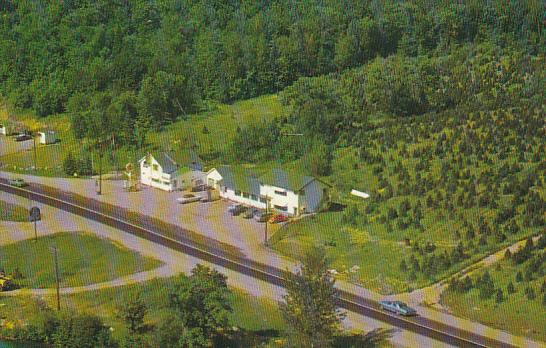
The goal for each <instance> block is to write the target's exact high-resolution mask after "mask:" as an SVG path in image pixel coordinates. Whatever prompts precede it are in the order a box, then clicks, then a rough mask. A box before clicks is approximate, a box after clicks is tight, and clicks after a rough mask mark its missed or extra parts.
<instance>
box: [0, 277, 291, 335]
mask: <svg viewBox="0 0 546 348" xmlns="http://www.w3.org/2000/svg"><path fill="white" fill-rule="evenodd" d="M177 281H179V278H178V277H172V278H166V279H155V280H152V281H148V282H145V283H142V284H135V285H130V286H123V287H116V288H109V289H104V290H99V291H92V292H85V293H79V294H72V295H67V296H63V297H62V298H61V306H62V307H63V308H64V309H66V308H70V309H72V310H75V311H78V312H87V313H92V314H96V315H98V316H100V317H101V318H102V319H103V320H104V322H105V324H106V325H108V326H111V327H112V328H113V335H114V337H116V338H120V337H122V336H124V335H126V334H127V333H128V332H127V329H126V328H125V325H124V323H123V322H122V321H121V320H120V318H119V317H118V316H117V312H118V309H119V307H120V306H121V304H122V303H124V302H125V301H126V300H127V299H129V298H132V297H134V296H137V295H138V294H140V296H141V298H142V299H143V301H144V302H145V303H146V304H147V306H148V308H149V311H148V314H147V315H146V318H145V321H146V323H147V324H148V325H149V326H150V327H151V328H152V327H153V326H154V325H156V324H157V323H158V322H159V321H160V319H161V318H162V317H163V316H165V315H166V314H167V313H168V308H167V301H166V298H167V296H168V292H169V289H170V287H171V286H172V285H173V284H174V283H175V282H177ZM232 292H233V294H232V297H231V301H232V302H231V303H232V306H233V308H234V313H233V315H232V317H231V319H230V320H231V324H232V325H234V326H237V327H239V328H241V329H242V330H244V331H248V332H250V333H252V335H255V336H256V337H255V338H256V339H257V340H258V341H262V340H265V341H267V340H274V339H275V338H277V337H279V336H280V334H281V332H282V331H284V330H285V328H286V327H285V324H284V321H283V320H282V318H281V314H280V312H279V310H278V307H277V304H276V303H274V302H272V301H269V300H267V299H264V298H255V297H252V296H250V295H248V294H246V293H244V292H241V291H238V290H234V289H232ZM43 301H45V302H46V303H47V305H49V306H50V307H51V308H54V307H55V305H56V302H55V301H56V299H55V297H54V296H45V297H43ZM0 303H2V304H3V306H2V312H1V314H0V319H1V318H5V319H7V320H10V321H12V322H19V321H27V320H30V321H31V320H32V317H33V314H34V313H36V312H37V311H38V310H39V309H38V305H37V300H36V299H35V298H31V297H27V296H23V297H4V298H0Z"/></svg>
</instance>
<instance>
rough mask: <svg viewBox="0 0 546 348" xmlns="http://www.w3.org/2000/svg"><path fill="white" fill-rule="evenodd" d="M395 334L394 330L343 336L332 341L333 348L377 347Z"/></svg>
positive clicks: (378, 330) (379, 330) (377, 330)
mask: <svg viewBox="0 0 546 348" xmlns="http://www.w3.org/2000/svg"><path fill="white" fill-rule="evenodd" d="M395 332H396V330H395V329H374V330H372V331H369V332H366V333H357V334H345V335H342V336H337V337H336V338H335V340H334V347H335V348H361V347H362V348H364V347H366V348H367V347H370V348H371V347H377V346H379V345H380V344H381V343H384V342H385V341H386V340H387V339H388V338H390V337H391V336H392V335H393V334H394V333H395Z"/></svg>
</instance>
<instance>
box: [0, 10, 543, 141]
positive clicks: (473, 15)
mask: <svg viewBox="0 0 546 348" xmlns="http://www.w3.org/2000/svg"><path fill="white" fill-rule="evenodd" d="M0 14H1V16H0V94H1V95H3V96H4V98H6V99H7V100H8V101H9V102H10V103H11V105H14V106H16V107H20V108H31V109H33V110H34V111H35V113H36V114H37V115H39V116H46V115H50V114H55V113H62V112H69V113H70V114H71V115H72V118H73V128H74V132H75V134H76V135H77V137H80V138H83V137H90V136H92V137H108V136H110V135H111V134H112V133H113V132H116V133H117V134H118V137H119V140H118V141H119V142H121V143H124V144H132V145H136V146H140V145H142V142H143V140H142V139H143V137H144V134H145V133H146V131H147V130H148V129H152V128H154V129H156V128H158V127H161V126H163V125H165V124H168V123H171V122H173V121H174V120H176V119H178V118H184V117H186V116H187V115H188V114H189V113H192V112H195V111H198V110H206V109H207V108H208V107H210V105H211V103H214V102H216V101H221V102H232V101H235V100H240V99H246V98H250V97H254V96H258V95H262V94H266V93H274V92H278V91H281V90H283V89H284V88H285V87H287V86H290V85H292V84H293V83H294V82H296V81H297V80H298V79H299V78H301V77H310V76H320V75H325V74H337V73H340V72H342V71H344V70H346V69H350V68H354V67H359V66H362V65H364V64H366V63H368V62H376V63H375V64H373V63H372V65H371V67H370V69H371V71H370V73H373V74H374V77H375V78H376V79H377V80H376V81H375V82H372V83H370V84H369V85H366V86H365V87H364V88H365V89H366V93H367V94H369V95H370V98H371V99H370V103H373V104H374V105H375V106H377V108H380V109H381V108H386V109H385V111H387V112H393V113H396V114H400V115H402V116H403V115H407V114H412V113H413V114H415V113H421V112H424V111H426V110H427V108H428V107H429V106H430V105H429V104H430V101H425V100H423V98H424V97H425V96H424V95H423V94H422V93H423V92H424V91H422V90H416V89H419V88H431V86H428V85H425V81H422V80H421V81H419V82H420V85H413V82H415V78H418V76H417V75H416V71H414V70H413V69H414V68H415V66H422V69H430V68H431V67H430V66H429V65H427V63H426V62H425V63H424V64H422V63H421V62H422V59H425V61H426V60H427V59H432V58H431V57H443V56H445V55H447V54H450V53H453V54H454V55H455V56H457V54H458V52H459V51H460V48H462V47H465V46H466V45H467V44H472V43H477V42H485V41H487V42H490V43H491V44H492V45H494V46H496V47H513V46H517V47H519V48H520V52H523V54H524V55H525V54H527V55H541V54H543V53H544V47H545V46H546V45H545V39H544V7H543V4H542V2H541V1H540V0H525V1H517V0H512V1H504V0H496V1H488V2H484V1H479V0H473V1H466V2H455V1H453V2H447V3H446V2H440V1H427V0H419V1H377V0H374V1H350V0H345V1H337V0H323V1H313V0H309V1H298V2H295V1H292V0H276V1H246V0H245V1H205V0H200V1H195V0H160V1H147V0H112V1H110V0H98V1H90V0H64V1H54V2H49V1H39V0H22V1H14V0H2V1H0ZM507 51H511V50H510V49H507ZM393 54H396V57H395V58H387V59H388V60H387V66H382V62H383V61H382V59H384V58H385V57H389V56H391V55H393ZM462 54H463V55H464V54H465V53H464V50H463V53H462ZM400 57H403V58H400ZM406 57H407V59H406ZM423 57H425V58H423ZM510 57H511V58H513V59H518V58H519V57H516V56H510ZM438 59H439V58H438ZM452 59H455V60H456V59H457V57H454V58H452ZM439 60H440V61H438V63H437V65H438V68H439V69H442V66H446V65H449V64H450V63H451V62H449V61H446V62H442V61H441V60H442V59H439ZM477 63H480V62H477ZM507 63H510V62H507ZM462 68H463V67H459V69H460V70H463V69H462ZM489 68H490V69H489V70H490V71H489V73H495V71H494V70H495V68H494V67H489ZM408 69H411V71H409V70H408ZM391 72H394V75H390V73H391ZM407 73H410V74H409V78H408V79H407V80H406V79H405V78H404V81H400V80H396V79H397V78H399V77H400V76H402V75H404V76H405V75H406V74H407ZM454 73H455V74H464V73H465V72H464V71H458V72H457V71H455V72H454ZM417 74H418V73H417ZM357 75H358V73H357ZM466 77H467V78H468V77H469V76H466ZM355 78H356V77H355ZM505 78H506V77H505ZM393 79H394V80H393ZM355 82H358V81H357V80H355ZM437 82H440V83H441V81H437ZM450 82H451V81H444V84H445V85H447V84H449V83H450ZM460 82H461V83H463V81H460ZM374 83H375V84H374ZM390 83H398V84H399V85H397V86H396V88H398V89H389V90H388V92H389V93H390V94H387V95H385V94H383V88H385V86H386V85H388V84H390ZM408 86H409V87H410V88H409V89H407V88H406V87H408ZM460 86H464V87H466V85H465V84H464V83H463V84H462V85H460ZM440 87H441V86H440ZM336 88H337V86H335V85H332V86H330V89H336ZM459 89H463V88H462V87H459ZM357 90H358V91H359V92H362V91H361V90H360V88H359V89H357ZM398 92H403V94H402V95H401V96H398V94H397V93H398ZM457 92H458V91H457V90H455V91H453V93H454V94H455V95H457ZM419 93H421V94H419ZM467 93H469V94H472V93H474V91H472V90H471V89H468V90H467ZM464 96H465V94H464V93H463V94H462V95H458V97H459V98H464ZM353 97H358V96H357V95H355V96H353ZM374 98H376V99H377V100H376V99H374ZM393 99H399V100H397V102H396V103H394V104H391V103H390V102H391V101H393ZM417 99H418V100H417ZM456 99H457V97H454V96H449V97H448V98H446V99H445V100H438V101H437V102H438V103H443V106H440V105H434V107H444V108H445V107H450V106H453V105H454V103H456V102H457V100H456ZM433 103H434V102H433ZM387 104H389V105H387ZM313 107H314V108H323V107H326V105H316V106H313ZM303 111H307V112H317V111H319V110H303ZM360 111H362V112H364V111H363V110H360ZM321 117H322V118H325V119H326V118H328V119H329V117H328V115H323V116H321ZM335 121H336V120H330V119H329V120H328V122H329V123H333V122H335ZM318 122H320V121H318ZM317 124H318V123H317ZM97 125H101V127H97ZM98 130H100V132H97V131H98ZM329 137H330V138H331V137H332V135H329ZM330 140H332V139H330Z"/></svg>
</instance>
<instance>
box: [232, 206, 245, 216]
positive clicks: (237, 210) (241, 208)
mask: <svg viewBox="0 0 546 348" xmlns="http://www.w3.org/2000/svg"><path fill="white" fill-rule="evenodd" d="M245 211H246V207H245V206H244V205H242V204H232V205H230V206H229V208H228V213H230V214H231V215H232V216H238V215H241V214H242V213H244V212H245Z"/></svg>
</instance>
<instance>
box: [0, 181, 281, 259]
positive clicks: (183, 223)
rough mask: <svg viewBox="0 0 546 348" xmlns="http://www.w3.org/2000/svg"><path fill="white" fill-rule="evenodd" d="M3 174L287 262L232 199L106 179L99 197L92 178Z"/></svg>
mask: <svg viewBox="0 0 546 348" xmlns="http://www.w3.org/2000/svg"><path fill="white" fill-rule="evenodd" d="M0 176H1V177H6V178H9V177H14V176H15V177H19V178H23V179H25V180H26V181H28V182H30V183H32V182H37V183H40V184H43V185H47V186H51V187H55V188H57V189H60V190H63V191H69V192H73V193H76V194H79V195H82V196H85V197H89V198H93V199H96V200H99V201H102V202H105V203H109V204H113V205H117V206H120V207H123V208H126V209H129V210H131V211H135V212H138V213H141V214H145V215H148V216H151V217H155V218H159V219H161V220H163V221H165V222H167V223H172V224H175V225H178V226H180V227H183V228H186V229H189V230H191V231H193V232H195V233H198V234H200V235H202V236H204V237H209V238H213V239H216V240H218V241H220V242H223V243H227V244H230V245H231V246H233V247H235V248H236V249H237V250H238V252H239V253H241V254H243V255H246V256H252V257H253V258H254V259H262V258H263V259H264V260H267V261H268V262H269V263H271V261H272V260H278V264H277V266H280V267H281V268H285V266H286V265H287V263H285V261H286V260H284V258H283V257H282V256H279V255H276V254H275V253H273V252H272V251H271V250H269V249H267V248H265V247H264V246H263V241H264V230H265V225H264V223H260V222H257V221H255V220H254V219H245V218H243V216H242V215H239V216H232V215H231V214H230V213H229V212H228V207H229V206H230V205H231V204H232V202H229V201H225V200H217V201H214V202H208V203H202V202H192V203H187V204H180V203H178V202H177V198H180V197H182V196H183V195H184V194H185V193H186V192H165V191H162V190H159V189H154V188H151V187H147V186H143V187H141V190H140V191H138V192H127V191H125V190H124V188H123V186H124V181H123V180H103V185H102V195H100V196H99V195H97V194H96V191H97V187H96V183H95V180H93V179H67V178H50V177H33V176H29V175H21V174H17V175H12V174H10V173H2V172H0ZM279 226H280V225H278V224H269V225H268V235H269V237H271V236H272V234H273V233H274V231H276V230H278V228H279ZM274 262H277V261H274Z"/></svg>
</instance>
